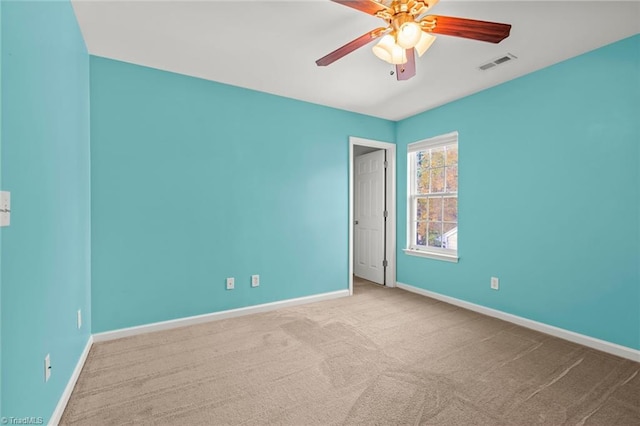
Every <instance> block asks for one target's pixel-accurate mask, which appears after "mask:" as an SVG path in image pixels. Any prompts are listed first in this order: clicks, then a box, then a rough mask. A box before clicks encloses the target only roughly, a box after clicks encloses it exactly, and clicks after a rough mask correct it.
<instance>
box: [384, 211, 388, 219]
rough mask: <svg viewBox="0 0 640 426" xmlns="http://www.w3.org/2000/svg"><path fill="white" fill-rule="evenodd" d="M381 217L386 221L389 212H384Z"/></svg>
mask: <svg viewBox="0 0 640 426" xmlns="http://www.w3.org/2000/svg"><path fill="white" fill-rule="evenodd" d="M383 216H384V218H385V219H386V218H387V217H388V216H389V212H388V211H386V210H385V211H384V213H383Z"/></svg>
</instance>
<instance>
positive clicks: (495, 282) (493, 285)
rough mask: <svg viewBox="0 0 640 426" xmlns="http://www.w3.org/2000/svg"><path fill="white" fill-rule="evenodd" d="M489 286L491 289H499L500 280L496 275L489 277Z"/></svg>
mask: <svg viewBox="0 0 640 426" xmlns="http://www.w3.org/2000/svg"><path fill="white" fill-rule="evenodd" d="M491 288H492V289H493V290H498V289H500V280H499V279H497V278H496V277H491Z"/></svg>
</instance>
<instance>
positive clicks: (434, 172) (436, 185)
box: [431, 167, 444, 193]
mask: <svg viewBox="0 0 640 426" xmlns="http://www.w3.org/2000/svg"><path fill="white" fill-rule="evenodd" d="M431 192H432V193H434V192H444V167H441V168H438V169H431Z"/></svg>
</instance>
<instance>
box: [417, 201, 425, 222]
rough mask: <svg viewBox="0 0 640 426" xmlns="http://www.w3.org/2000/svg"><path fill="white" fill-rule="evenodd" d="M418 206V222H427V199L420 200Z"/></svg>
mask: <svg viewBox="0 0 640 426" xmlns="http://www.w3.org/2000/svg"><path fill="white" fill-rule="evenodd" d="M416 204H417V206H416V220H427V199H426V198H418V200H417V203H416Z"/></svg>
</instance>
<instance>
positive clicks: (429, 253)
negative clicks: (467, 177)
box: [403, 132, 460, 263]
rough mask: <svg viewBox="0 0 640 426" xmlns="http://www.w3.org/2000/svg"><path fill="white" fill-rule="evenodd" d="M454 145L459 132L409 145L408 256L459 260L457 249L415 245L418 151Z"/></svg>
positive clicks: (405, 250) (406, 251) (456, 142)
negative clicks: (416, 156) (416, 162)
mask: <svg viewBox="0 0 640 426" xmlns="http://www.w3.org/2000/svg"><path fill="white" fill-rule="evenodd" d="M452 144H456V146H458V132H451V133H447V134H445V135H440V136H436V137H433V138H429V139H425V140H422V141H418V142H414V143H410V144H409V145H407V245H406V247H407V248H406V249H404V250H403V251H404V252H405V253H406V254H408V255H411V256H420V257H427V258H430V259H438V260H445V261H448V262H456V263H457V262H458V260H459V257H458V250H457V249H445V248H440V247H424V246H418V245H416V244H415V243H414V240H415V235H416V220H415V217H414V215H415V211H416V208H415V205H414V204H415V203H416V202H417V201H416V200H417V198H419V197H418V195H416V192H417V191H416V187H415V185H416V164H415V153H416V152H418V151H424V150H427V149H432V148H438V147H441V146H446V145H452ZM458 161H459V160H458ZM459 190H460V188H459V187H458V191H457V192H456V193H455V196H456V198H457V197H458V193H459ZM440 195H445V196H446V195H453V193H451V194H447V193H443V194H440ZM458 224H459V222H458Z"/></svg>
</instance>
